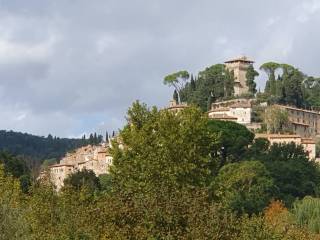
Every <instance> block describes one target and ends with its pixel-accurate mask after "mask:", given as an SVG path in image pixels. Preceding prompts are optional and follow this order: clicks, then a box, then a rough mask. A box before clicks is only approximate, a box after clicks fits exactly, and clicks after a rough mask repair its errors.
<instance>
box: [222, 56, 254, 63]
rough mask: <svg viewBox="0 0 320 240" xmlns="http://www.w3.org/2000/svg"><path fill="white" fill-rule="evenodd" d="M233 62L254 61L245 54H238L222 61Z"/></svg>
mask: <svg viewBox="0 0 320 240" xmlns="http://www.w3.org/2000/svg"><path fill="white" fill-rule="evenodd" d="M233 62H246V63H254V61H252V60H250V59H249V58H248V57H246V56H240V57H236V58H233V59H230V60H228V61H225V62H224V63H233Z"/></svg>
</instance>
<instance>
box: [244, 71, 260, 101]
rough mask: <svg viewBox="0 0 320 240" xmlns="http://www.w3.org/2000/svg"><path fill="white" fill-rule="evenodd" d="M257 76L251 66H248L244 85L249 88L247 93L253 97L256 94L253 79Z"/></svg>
mask: <svg viewBox="0 0 320 240" xmlns="http://www.w3.org/2000/svg"><path fill="white" fill-rule="evenodd" d="M257 76H259V73H258V72H257V71H256V70H254V68H253V66H252V65H250V66H249V67H248V69H247V73H246V79H247V82H246V83H247V86H248V88H249V92H250V93H251V94H253V95H254V94H256V92H257V89H256V86H257V84H256V83H255V81H254V79H255V77H257Z"/></svg>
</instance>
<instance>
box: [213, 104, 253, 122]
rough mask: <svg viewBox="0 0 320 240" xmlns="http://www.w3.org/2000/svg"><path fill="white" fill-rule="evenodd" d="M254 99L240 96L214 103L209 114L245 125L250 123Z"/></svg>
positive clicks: (218, 118) (214, 117)
mask: <svg viewBox="0 0 320 240" xmlns="http://www.w3.org/2000/svg"><path fill="white" fill-rule="evenodd" d="M252 101H253V99H244V98H238V99H232V100H228V101H221V102H215V103H212V105H211V110H210V111H208V116H209V118H212V119H216V120H222V121H233V122H237V123H240V124H244V125H247V124H250V123H251V113H252Z"/></svg>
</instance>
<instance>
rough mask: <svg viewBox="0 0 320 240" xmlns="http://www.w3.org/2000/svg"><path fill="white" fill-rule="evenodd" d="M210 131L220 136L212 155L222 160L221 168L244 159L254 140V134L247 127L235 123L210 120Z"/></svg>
mask: <svg viewBox="0 0 320 240" xmlns="http://www.w3.org/2000/svg"><path fill="white" fill-rule="evenodd" d="M208 130H209V131H210V132H211V133H212V134H215V135H217V136H218V143H217V145H216V146H215V148H212V150H213V152H212V154H213V155H214V156H216V157H217V158H218V159H220V162H219V166H220V167H222V166H223V165H225V163H226V162H234V161H239V160H240V159H242V157H243V156H244V155H245V154H246V152H247V149H248V146H249V145H250V144H251V143H252V141H253V138H254V134H253V133H252V132H250V131H249V130H248V129H247V128H246V127H245V126H243V125H241V124H238V123H235V122H228V121H218V120H209V121H208Z"/></svg>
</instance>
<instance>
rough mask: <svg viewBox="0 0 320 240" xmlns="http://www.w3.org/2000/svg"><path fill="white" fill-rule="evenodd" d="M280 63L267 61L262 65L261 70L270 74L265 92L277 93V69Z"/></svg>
mask: <svg viewBox="0 0 320 240" xmlns="http://www.w3.org/2000/svg"><path fill="white" fill-rule="evenodd" d="M280 66H281V65H280V64H279V63H275V62H267V63H264V64H262V65H261V66H260V70H263V71H264V72H265V73H266V74H267V75H268V78H269V79H268V81H267V83H266V88H265V92H266V93H268V94H270V95H276V91H277V89H276V87H277V86H276V76H275V71H276V70H277V69H278V68H279V67H280Z"/></svg>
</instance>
